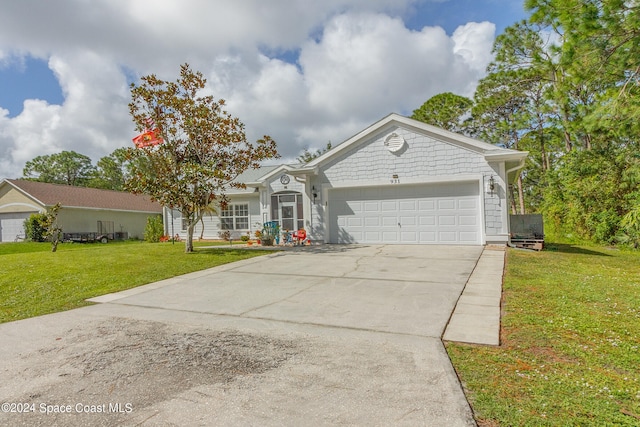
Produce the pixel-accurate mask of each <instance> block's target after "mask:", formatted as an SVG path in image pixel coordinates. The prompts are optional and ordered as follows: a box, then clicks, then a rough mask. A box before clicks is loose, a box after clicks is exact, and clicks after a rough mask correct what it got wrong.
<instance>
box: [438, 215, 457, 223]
mask: <svg viewBox="0 0 640 427" xmlns="http://www.w3.org/2000/svg"><path fill="white" fill-rule="evenodd" d="M438 225H442V226H448V225H456V217H455V215H440V216H438Z"/></svg>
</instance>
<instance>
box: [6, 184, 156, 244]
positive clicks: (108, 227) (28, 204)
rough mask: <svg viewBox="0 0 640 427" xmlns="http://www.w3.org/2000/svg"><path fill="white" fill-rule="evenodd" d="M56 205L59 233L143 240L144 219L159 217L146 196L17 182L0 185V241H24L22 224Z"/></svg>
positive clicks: (153, 205) (145, 221)
mask: <svg viewBox="0 0 640 427" xmlns="http://www.w3.org/2000/svg"><path fill="white" fill-rule="evenodd" d="M57 203H60V205H61V209H60V211H59V213H58V224H59V226H60V227H61V228H62V232H63V233H99V234H108V235H113V237H115V238H122V239H126V238H143V237H144V229H145V226H146V223H147V218H148V217H149V216H153V215H161V214H162V206H160V204H158V203H154V202H151V200H150V199H149V198H148V197H145V196H139V195H135V194H131V193H124V192H120V191H111V190H100V189H96V188H85V187H73V186H70V185H60V184H48V183H44V182H36V181H28V180H21V179H5V180H3V181H2V182H0V242H13V241H15V240H16V239H17V238H20V237H22V238H24V234H25V231H24V221H25V219H27V218H29V216H30V215H31V214H32V213H38V212H44V211H46V210H47V209H48V208H50V207H52V206H54V205H56V204H57Z"/></svg>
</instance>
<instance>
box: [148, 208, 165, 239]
mask: <svg viewBox="0 0 640 427" xmlns="http://www.w3.org/2000/svg"><path fill="white" fill-rule="evenodd" d="M163 234H164V227H163V225H162V217H161V216H160V215H154V216H150V217H148V218H147V225H146V226H145V227H144V240H145V241H147V242H150V243H158V242H159V241H160V238H161V237H162V235H163Z"/></svg>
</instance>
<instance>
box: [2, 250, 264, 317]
mask: <svg viewBox="0 0 640 427" xmlns="http://www.w3.org/2000/svg"><path fill="white" fill-rule="evenodd" d="M265 253H268V252H265V251H248V250H243V249H232V248H220V249H205V248H202V247H200V248H196V250H195V252H193V253H191V254H185V253H184V243H176V244H171V243H155V244H154V243H143V242H122V243H115V242H112V243H108V244H106V245H103V244H98V243H94V244H77V243H75V244H69V243H64V244H60V245H59V246H58V251H57V252H56V253H52V252H51V245H50V244H49V243H3V244H1V245H0V323H2V322H9V321H12V320H18V319H24V318H27V317H33V316H38V315H41V314H46V313H53V312H57V311H61V310H68V309H71V308H76V307H81V306H83V305H87V304H88V303H87V302H85V299H87V298H91V297H95V296H98V295H103V294H107V293H110V292H117V291H122V290H125V289H129V288H133V287H136V286H140V285H144V284H146V283H151V282H154V281H157V280H162V279H166V278H169V277H173V276H177V275H180V274H185V273H190V272H192V271H197V270H202V269H205V268H210V267H214V266H217V265H221V264H226V263H229V262H233V261H238V260H241V259H245V258H251V257H254V256H259V255H264V254H265Z"/></svg>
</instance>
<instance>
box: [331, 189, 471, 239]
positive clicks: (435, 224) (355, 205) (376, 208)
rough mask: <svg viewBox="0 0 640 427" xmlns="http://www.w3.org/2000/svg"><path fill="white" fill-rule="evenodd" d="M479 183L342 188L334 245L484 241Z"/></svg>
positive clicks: (334, 210)
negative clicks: (481, 226) (482, 239)
mask: <svg viewBox="0 0 640 427" xmlns="http://www.w3.org/2000/svg"><path fill="white" fill-rule="evenodd" d="M480 218H481V216H480V196H479V185H478V183H477V182H465V183H452V184H430V185H396V186H388V187H382V188H349V189H336V190H332V191H331V192H330V193H329V228H330V241H331V242H332V243H400V244H466V245H477V244H480V243H481V231H480Z"/></svg>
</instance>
